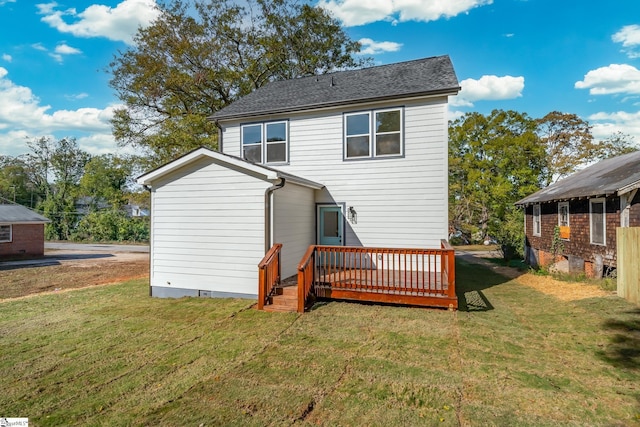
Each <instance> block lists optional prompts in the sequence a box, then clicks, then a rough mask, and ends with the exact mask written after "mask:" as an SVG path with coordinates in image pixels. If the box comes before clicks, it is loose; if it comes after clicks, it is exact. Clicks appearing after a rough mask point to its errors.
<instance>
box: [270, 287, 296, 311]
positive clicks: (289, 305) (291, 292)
mask: <svg viewBox="0 0 640 427" xmlns="http://www.w3.org/2000/svg"><path fill="white" fill-rule="evenodd" d="M263 309H264V311H280V312H296V311H297V310H298V286H297V285H295V284H294V285H285V286H277V287H276V288H274V292H273V295H272V296H270V297H269V303H268V304H265V306H264V308H263Z"/></svg>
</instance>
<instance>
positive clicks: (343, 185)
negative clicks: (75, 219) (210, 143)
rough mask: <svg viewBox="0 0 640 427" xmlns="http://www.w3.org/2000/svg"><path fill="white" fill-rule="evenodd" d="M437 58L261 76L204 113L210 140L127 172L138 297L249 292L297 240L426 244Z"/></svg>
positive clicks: (450, 87)
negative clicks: (146, 237)
mask: <svg viewBox="0 0 640 427" xmlns="http://www.w3.org/2000/svg"><path fill="white" fill-rule="evenodd" d="M458 90H459V85H458V80H457V78H456V75H455V72H454V70H453V66H452V64H451V61H450V59H449V57H448V56H439V57H432V58H425V59H419V60H415V61H409V62H402V63H396V64H390V65H383V66H377V67H371V68H365V69H360V70H349V71H341V72H335V73H332V74H325V75H320V76H313V77H304V78H297V79H293V80H287V81H279V82H273V83H270V84H267V85H266V86H264V87H262V88H260V89H258V90H256V91H254V92H253V93H251V94H250V95H247V96H245V97H243V98H242V99H240V100H238V101H236V102H234V103H233V104H231V105H229V106H228V107H226V108H224V109H222V110H220V111H219V112H217V113H216V114H214V115H213V116H212V117H211V120H214V121H215V123H216V124H217V125H218V128H219V130H220V133H219V151H212V150H209V149H206V148H200V149H198V150H195V151H193V152H191V153H189V154H187V155H185V156H183V157H181V158H179V159H177V160H175V161H173V162H171V163H168V164H166V165H164V166H162V167H160V168H158V169H156V170H154V171H151V172H149V173H147V174H145V175H143V176H141V177H140V178H139V179H138V182H139V183H140V184H143V185H146V186H147V187H148V188H150V190H151V216H152V221H151V278H150V281H151V294H152V295H153V296H158V297H180V296H223V297H224V296H230V297H248V298H256V296H257V295H258V270H257V268H256V266H257V264H258V263H259V262H260V261H261V259H262V258H263V257H264V256H265V253H266V252H267V251H268V250H269V249H270V248H271V247H272V246H273V245H274V244H275V243H281V244H282V252H281V269H282V273H281V275H282V277H288V276H292V275H295V274H296V272H297V266H298V263H299V262H300V260H301V257H302V256H303V255H304V254H305V252H306V251H307V248H308V247H309V246H310V245H315V244H317V245H335V246H353V247H380V248H440V244H441V239H446V238H447V230H448V227H447V223H448V220H447V218H448V191H447V187H448V173H447V169H448V159H447V156H448V149H447V141H448V136H447V129H448V122H447V99H448V96H451V95H456V94H457V92H458Z"/></svg>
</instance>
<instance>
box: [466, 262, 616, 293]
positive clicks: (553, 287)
mask: <svg viewBox="0 0 640 427" xmlns="http://www.w3.org/2000/svg"><path fill="white" fill-rule="evenodd" d="M461 258H463V259H464V260H465V261H468V262H471V263H474V264H480V265H483V266H485V267H487V268H489V269H491V270H493V271H495V272H496V273H498V274H500V275H502V276H504V277H507V278H509V279H517V282H518V283H520V284H522V285H525V286H529V287H531V288H533V289H535V290H537V291H539V292H542V293H544V294H546V295H552V296H554V297H556V298H558V299H560V300H562V301H577V300H581V299H587V298H596V297H604V296H608V295H613V294H615V292H610V291H605V290H603V289H602V288H600V287H599V286H597V285H592V284H588V283H581V282H566V281H562V280H556V279H554V278H553V277H551V276H538V275H535V274H531V273H526V272H524V271H521V270H518V269H517V268H512V267H505V266H500V265H496V264H494V263H492V262H490V261H487V260H486V259H483V258H480V257H477V256H473V255H470V254H467V255H462V256H461Z"/></svg>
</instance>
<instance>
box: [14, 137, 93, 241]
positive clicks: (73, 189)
mask: <svg viewBox="0 0 640 427" xmlns="http://www.w3.org/2000/svg"><path fill="white" fill-rule="evenodd" d="M27 145H28V146H29V148H30V149H31V153H29V154H27V155H26V156H25V158H26V162H27V164H28V167H29V171H30V177H31V178H30V179H31V181H32V182H33V183H34V185H35V186H36V187H37V188H38V190H39V192H40V193H41V194H43V200H42V201H41V202H40V203H39V205H38V209H40V210H41V211H42V212H43V214H44V216H46V217H47V218H49V219H50V220H51V223H49V224H47V225H46V228H45V234H46V238H47V239H54V240H67V239H69V237H70V236H71V233H72V231H73V228H74V226H75V223H76V222H77V216H76V209H75V200H76V197H77V196H78V187H79V184H80V178H81V177H82V175H83V173H84V166H85V164H86V163H87V162H88V161H89V158H90V156H89V154H88V153H87V152H85V151H83V150H82V149H80V147H79V146H78V143H77V141H76V140H75V138H62V139H59V140H57V141H54V140H52V139H50V138H45V137H43V138H39V139H36V140H32V141H29V142H28V143H27Z"/></svg>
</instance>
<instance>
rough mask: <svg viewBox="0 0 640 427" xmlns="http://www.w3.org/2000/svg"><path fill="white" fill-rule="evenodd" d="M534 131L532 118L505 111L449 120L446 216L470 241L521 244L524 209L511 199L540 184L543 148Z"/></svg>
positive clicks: (507, 246) (509, 246) (508, 246)
mask: <svg viewBox="0 0 640 427" xmlns="http://www.w3.org/2000/svg"><path fill="white" fill-rule="evenodd" d="M536 131H537V127H536V121H535V120H534V119H531V118H529V117H528V116H527V115H526V114H521V113H518V112H515V111H503V110H494V111H492V112H491V113H490V114H488V115H486V116H485V115H482V114H480V113H467V114H465V115H464V116H462V117H460V118H459V119H457V120H455V121H454V122H453V123H451V124H450V126H449V195H450V201H449V211H450V214H449V216H450V222H451V223H452V225H453V227H454V228H455V229H457V230H458V231H460V232H462V233H463V235H465V236H466V237H467V239H468V240H472V241H483V240H485V239H487V238H495V239H497V240H498V242H499V243H501V244H503V245H504V248H505V250H507V249H508V250H509V251H512V250H513V249H520V247H521V246H522V245H521V243H522V242H521V240H522V212H520V211H518V210H517V209H516V208H515V206H514V205H513V203H514V202H516V201H517V200H519V199H520V198H522V197H524V196H526V195H528V194H530V193H532V192H534V191H536V190H537V189H538V188H540V180H541V177H542V175H543V172H544V167H545V151H544V146H543V145H542V144H541V143H540V139H539V137H538V134H537V132H536Z"/></svg>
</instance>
